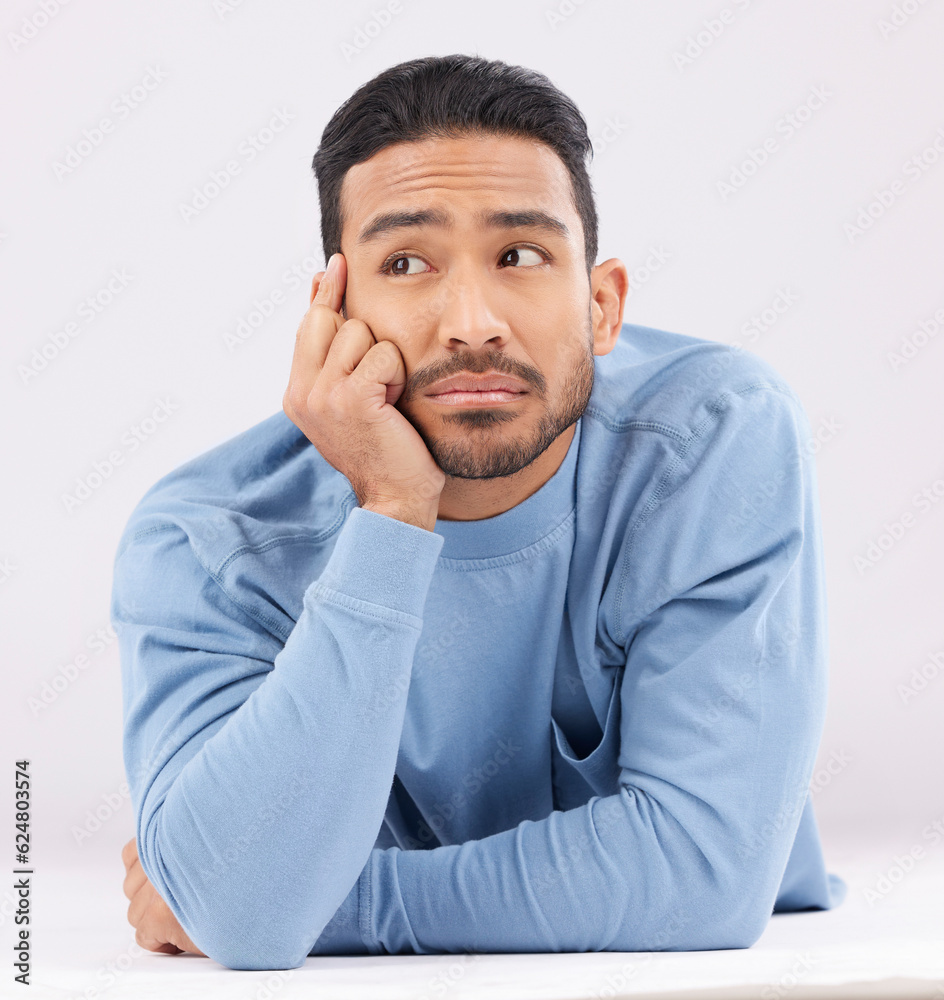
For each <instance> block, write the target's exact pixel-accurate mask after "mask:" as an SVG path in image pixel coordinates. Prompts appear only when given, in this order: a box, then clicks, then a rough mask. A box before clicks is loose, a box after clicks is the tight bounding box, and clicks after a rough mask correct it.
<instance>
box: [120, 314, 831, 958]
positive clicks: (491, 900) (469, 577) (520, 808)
mask: <svg viewBox="0 0 944 1000" xmlns="http://www.w3.org/2000/svg"><path fill="white" fill-rule="evenodd" d="M594 365H595V380H594V386H593V392H592V396H591V399H590V403H589V406H588V407H587V409H586V411H585V412H584V414H583V416H582V417H581V418H580V420H578V422H577V425H576V429H575V433H574V436H573V440H572V442H571V444H570V447H569V450H568V452H567V455H566V457H565V459H564V461H563V463H562V464H561V466H560V467H559V469H558V470H557V472H556V473H555V474H554V475H553V476H552V477H551V478H550V479H549V480H548V481H547V482H546V483H545V484H544V485H543V486H542V487H541V488H540V489H538V490H537V491H536V492H535V493H533V494H532V495H531V496H530V497H528V498H527V499H526V500H524V501H523V502H522V503H520V504H518V505H517V506H516V507H513V508H511V509H510V510H508V511H506V512H504V513H503V514H499V515H497V516H495V517H491V518H486V519H484V520H479V521H444V520H437V522H436V525H435V531H434V532H431V531H426V530H424V529H422V528H419V527H416V526H414V525H411V524H406V523H403V522H401V521H397V520H395V519H393V518H389V517H386V516H384V515H381V514H378V513H375V512H373V511H369V510H365V509H363V508H361V507H359V506H358V505H357V500H356V497H355V495H354V492H353V490H352V489H351V486H350V483H349V482H348V480H347V478H346V477H344V476H343V475H341V474H340V473H339V472H338V471H337V470H335V469H334V468H333V467H332V466H331V465H329V464H328V463H327V462H326V461H325V460H324V459H323V458H322V457H321V455H320V454H319V453H318V451H317V450H316V449H315V448H314V447H313V446H312V445H311V443H310V442H309V441H308V440H307V439H306V438H305V437H304V435H303V434H302V433H301V431H299V429H298V428H297V427H296V426H295V425H294V424H293V423H292V422H291V421H290V420H289V419H288V417H286V416H285V414H284V413H282V412H279V413H277V414H275V415H273V416H271V417H269V418H268V419H266V420H263V421H262V422H261V423H259V424H257V425H256V426H254V427H251V428H250V429H249V430H247V431H245V432H244V433H242V434H239V435H238V436H236V437H234V438H232V439H231V440H229V441H226V442H224V443H223V444H221V445H219V446H218V447H216V448H213V449H212V450H210V451H207V452H206V453H204V454H202V455H200V456H198V457H197V458H195V459H193V460H191V461H189V462H187V463H186V464H184V465H182V466H181V467H179V468H178V469H176V470H174V471H173V472H171V473H170V474H169V475H167V476H165V477H164V478H162V479H161V480H160V481H159V482H157V483H156V484H155V485H154V486H153V487H152V488H151V489H150V490H149V491H148V492H147V493H146V494H145V496H144V497H143V498H142V500H141V501H140V502H139V504H138V505H137V507H136V508H135V509H134V511H133V513H132V515H131V517H130V519H129V521H128V524H127V526H126V528H125V530H124V533H123V535H122V538H121V541H120V543H119V547H118V551H117V555H116V558H115V575H114V587H113V593H112V607H111V614H112V621H113V624H114V627H115V629H116V631H117V633H118V636H119V642H120V652H121V669H122V682H123V711H124V761H125V768H126V771H127V774H128V779H129V783H130V785H131V790H132V801H133V805H134V812H135V823H136V836H137V842H138V850H139V854H140V858H141V864H142V866H143V868H144V871H145V873H146V874H147V876H148V878H149V879H150V881H151V882H152V883H153V885H154V886H155V888H156V889H157V890H158V892H159V893H160V894H161V896H162V897H163V898H164V900H165V901H166V902H167V904H168V906H169V907H170V909H171V910H172V912H173V913H174V914H175V916H176V917H177V919H178V920H179V921H180V924H181V925H182V927H183V928H184V930H185V931H186V932H187V934H188V935H189V936H190V938H191V939H192V940H193V941H194V942H195V944H196V945H197V946H198V947H199V948H200V949H201V950H202V951H204V952H206V954H207V955H208V956H209V957H210V958H213V959H215V960H216V961H217V962H220V963H221V964H223V965H225V966H228V967H230V968H234V969H287V968H295V967H297V966H299V965H301V964H302V963H303V962H304V960H305V957H306V956H307V955H321V954H324V955H328V954H388V953H389V954H403V953H407V954H409V953H417V954H435V953H448V952H454V953H457V952H560V951H601V950H607V951H656V950H706V949H717V948H747V947H749V946H750V945H752V944H753V943H754V942H755V941H756V940H757V939H758V937H759V936H760V935H761V933H762V932H763V930H764V928H765V927H766V925H767V923H768V920H769V918H770V916H771V913H772V912H777V911H785V910H802V909H808V908H813V909H829V908H831V907H834V906H836V905H838V904H839V903H841V902H842V900H843V898H844V896H845V893H846V888H847V887H846V884H845V882H844V881H843V880H842V879H841V878H839V877H837V876H836V875H834V874H830V873H827V872H826V870H825V867H824V861H823V855H822V850H821V844H820V839H819V832H818V830H817V826H816V821H815V818H814V814H813V809H812V804H811V800H810V780H811V776H812V772H813V768H814V763H815V759H816V755H817V750H818V747H819V742H820V739H821V734H822V727H823V724H824V718H825V711H826V698H827V634H826V595H825V590H824V566H823V551H822V538H821V529H820V515H819V509H818V499H817V491H816V481H815V472H814V463H813V458H812V456H813V450H814V448H813V445H812V434H811V430H810V427H809V424H808V421H807V418H806V416H805V415H804V411H803V409H802V406H801V404H800V402H799V400H798V398H797V396H796V395H795V393H794V392H793V391H792V390H791V388H790V387H789V386H788V385H787V384H786V383H785V382H784V380H783V378H782V377H781V376H779V375H778V374H777V372H776V371H775V370H774V369H773V368H772V367H771V366H770V365H768V364H767V363H766V362H764V361H763V360H762V359H760V358H758V357H757V356H755V355H752V354H749V353H747V352H745V351H742V350H739V349H736V348H731V347H727V346H725V345H723V344H720V343H717V342H714V341H709V340H704V339H700V338H695V337H690V336H684V335H681V334H676V333H670V332H666V331H661V330H656V329H652V328H648V327H642V326H635V325H630V324H624V326H623V328H622V330H621V334H620V338H619V340H618V341H617V344H616V346H615V348H614V349H613V351H612V352H611V353H610V354H608V355H605V356H602V357H596V358H594Z"/></svg>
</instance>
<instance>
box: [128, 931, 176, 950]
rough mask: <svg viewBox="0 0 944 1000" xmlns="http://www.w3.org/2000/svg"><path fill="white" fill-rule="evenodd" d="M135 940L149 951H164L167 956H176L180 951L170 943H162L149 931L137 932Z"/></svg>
mask: <svg viewBox="0 0 944 1000" xmlns="http://www.w3.org/2000/svg"><path fill="white" fill-rule="evenodd" d="M134 940H135V942H136V943H137V944H139V945H140V946H141V947H142V948H145V949H146V950H147V951H162V952H164V953H165V954H166V955H176V954H178V953H179V952H180V949H179V948H178V947H177V946H176V945H173V944H171V943H170V942H169V941H161V940H159V939H158V938H156V937H154V935H153V934H150V933H149V932H148V931H143V930H137V931H135V933H134Z"/></svg>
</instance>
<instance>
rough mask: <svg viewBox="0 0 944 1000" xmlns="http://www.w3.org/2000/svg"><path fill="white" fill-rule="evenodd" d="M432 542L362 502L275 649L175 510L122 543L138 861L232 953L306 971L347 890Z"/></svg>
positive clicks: (434, 549) (218, 951)
mask: <svg viewBox="0 0 944 1000" xmlns="http://www.w3.org/2000/svg"><path fill="white" fill-rule="evenodd" d="M441 547H442V538H441V537H439V536H437V535H435V534H434V533H432V532H428V531H424V530H422V529H420V528H417V527H415V526H413V525H408V524H405V523H402V522H399V521H396V520H393V519H391V518H387V517H384V516H382V515H380V514H377V513H375V512H373V511H366V510H363V509H361V508H354V509H353V510H351V511H350V514H349V516H348V518H347V520H346V522H345V523H344V525H343V526H342V528H341V529H340V531H339V534H338V537H337V539H336V541H335V547H334V549H333V551H332V552H331V555H330V557H329V559H328V561H327V563H326V565H325V567H324V569H323V572H322V573H321V575H320V576H319V577H318V578H317V579H316V580H313V581H312V582H311V584H310V585H309V586H308V587H307V589H306V591H305V593H304V601H303V610H302V612H301V614H300V616H299V618H298V620H297V622H296V623H295V626H294V628H293V629H292V631H291V634H290V635H289V636H288V639H287V641H285V642H284V644H283V643H282V642H280V641H279V640H278V638H277V636H276V635H274V634H273V632H272V631H271V630H267V629H266V628H265V627H264V625H263V624H260V622H259V621H257V620H256V619H255V618H253V617H252V616H251V615H250V614H249V613H248V612H247V611H246V610H245V609H244V607H242V606H241V604H242V602H241V601H239V597H238V595H236V596H233V595H231V594H228V593H226V592H224V590H223V588H222V586H221V584H220V581H219V579H218V577H217V576H216V575H215V574H214V575H211V573H210V572H208V570H207V569H206V568H205V567H204V566H203V565H201V563H200V562H199V561H198V559H197V558H196V556H195V553H194V550H193V548H192V546H191V544H190V541H189V539H188V536H187V534H186V532H185V531H184V530H183V529H182V528H181V527H179V526H178V525H176V524H173V523H167V524H164V525H158V526H157V527H154V526H151V527H150V528H148V529H147V530H142V531H139V532H137V533H135V534H133V535H132V536H131V537H130V539H129V544H128V545H126V546H123V547H122V548H121V549H120V550H119V553H118V555H117V557H116V564H115V580H114V589H113V596H112V620H113V622H114V625H115V628H116V630H117V632H118V636H119V641H120V651H121V663H122V676H123V688H124V713H125V732H124V755H125V766H126V770H127V772H128V776H129V782H130V784H131V788H132V800H133V803H134V809H135V820H136V835H137V842H138V849H139V854H140V858H141V864H142V866H143V868H144V871H145V874H146V875H147V876H148V878H149V879H150V880H151V882H152V883H153V884H154V886H155V888H156V889H157V890H158V892H159V893H160V894H161V896H162V897H163V898H164V900H165V901H166V902H167V904H168V906H169V907H170V909H171V910H172V912H173V913H174V915H175V916H176V917H177V919H178V921H179V922H180V924H181V926H182V927H183V928H184V930H185V931H186V932H187V934H188V935H189V936H190V937H191V939H192V940H193V941H194V942H195V943H196V944H197V946H198V947H199V948H201V950H203V951H204V952H205V953H206V954H207V955H208V956H209V957H210V958H213V959H215V960H216V961H218V962H220V963H221V964H223V965H225V966H228V967H230V968H234V969H282V968H294V967H297V966H299V965H300V964H302V962H304V960H305V956H306V955H307V954H308V952H309V951H310V949H311V947H312V945H313V943H314V942H315V940H316V938H317V937H318V935H319V934H320V933H321V932H322V930H323V928H324V927H325V926H326V925H327V924H328V922H329V921H330V920H331V918H332V916H333V915H335V913H336V911H338V910H339V907H340V906H341V904H342V902H343V901H344V900H345V899H346V897H348V895H349V893H351V892H352V891H354V892H355V893H356V887H357V882H358V876H359V875H360V873H361V872H362V870H363V867H364V864H365V862H366V860H367V859H368V857H369V855H370V851H371V848H372V847H373V845H374V843H375V841H376V836H377V832H378V830H379V829H380V826H381V823H382V820H383V816H384V810H385V808H386V804H387V799H388V796H389V793H390V787H391V783H392V781H393V775H394V768H395V764H396V757H397V748H398V744H399V739H400V733H401V730H402V725H403V717H404V711H405V704H406V690H407V689H408V686H409V685H408V683H404V679H406V680H407V681H408V679H409V671H410V666H411V663H412V660H413V655H414V648H415V645H416V642H417V638H418V636H419V634H420V631H421V627H422V617H421V616H422V612H423V607H424V603H425V600H426V594H427V591H428V588H429V584H430V581H431V579H432V575H433V571H434V569H435V564H436V560H437V557H438V554H439V551H440V549H441ZM275 565H278V564H277V561H276V563H275ZM378 691H382V692H383V693H384V699H383V704H384V711H383V712H382V713H378V712H377V711H376V710H375V704H376V697H377V692H378ZM372 705H374V707H373V708H372ZM355 902H356V899H355ZM352 940H354V939H352Z"/></svg>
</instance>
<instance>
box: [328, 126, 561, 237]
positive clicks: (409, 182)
mask: <svg viewBox="0 0 944 1000" xmlns="http://www.w3.org/2000/svg"><path fill="white" fill-rule="evenodd" d="M433 204H436V205H449V206H450V207H451V209H452V211H453V213H454V214H455V215H456V217H457V219H458V220H459V221H460V223H461V221H462V216H463V215H464V214H466V213H467V212H477V211H480V210H481V209H483V208H485V207H488V208H491V209H497V208H502V207H504V208H514V209H516V210H520V209H522V208H529V209H536V210H542V211H545V212H547V213H549V214H552V215H557V216H558V217H560V218H562V219H564V221H566V222H567V223H568V227H569V228H570V230H571V232H572V233H573V232H575V231H579V230H576V229H575V228H574V225H571V223H572V222H574V224H575V225H576V226H579V220H578V217H577V214H576V210H575V208H574V206H573V195H572V187H571V182H570V174H569V173H568V171H567V168H566V167H565V166H564V163H563V161H562V160H561V159H560V157H559V156H558V155H557V154H556V153H555V152H554V150H553V149H551V148H550V146H547V145H545V144H544V143H542V142H537V141H536V140H530V139H525V138H521V137H519V136H501V135H492V134H488V135H482V136H465V137H462V138H448V139H446V138H435V139H423V140H422V141H419V142H400V143H395V144H394V145H392V146H387V147H385V148H384V149H382V150H380V151H379V152H378V153H375V154H374V155H373V156H372V157H370V159H368V160H364V161H363V162H361V163H356V164H355V165H354V166H353V167H351V168H350V169H349V170H348V172H347V174H345V177H344V181H343V183H342V185H341V207H342V218H343V219H344V233H343V243H344V245H345V246H348V245H349V244H351V243H352V242H353V240H354V239H355V238H356V235H357V234H358V233H359V232H360V231H361V228H362V226H363V225H364V223H365V222H366V221H367V220H368V219H371V218H373V217H374V216H376V215H377V214H378V213H381V212H389V211H392V210H394V209H407V210H415V209H421V208H427V207H429V206H430V205H433Z"/></svg>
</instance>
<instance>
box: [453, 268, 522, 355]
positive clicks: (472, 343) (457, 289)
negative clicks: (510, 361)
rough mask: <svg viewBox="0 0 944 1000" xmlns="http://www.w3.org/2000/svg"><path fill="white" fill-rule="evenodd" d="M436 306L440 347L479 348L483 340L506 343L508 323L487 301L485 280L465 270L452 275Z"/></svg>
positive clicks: (491, 343)
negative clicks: (478, 278) (472, 275)
mask: <svg viewBox="0 0 944 1000" xmlns="http://www.w3.org/2000/svg"><path fill="white" fill-rule="evenodd" d="M435 308H437V309H438V317H437V319H438V330H439V333H438V336H439V342H440V344H442V346H443V347H446V348H448V349H449V350H456V349H461V348H463V347H465V348H467V349H468V350H470V351H478V350H480V349H481V348H482V347H484V346H485V345H486V344H488V345H489V346H490V347H493V348H495V349H503V348H505V347H506V346H507V343H508V337H509V331H508V324H507V323H505V322H504V321H503V320H502V319H501V318H500V317H499V315H498V314H497V313H496V311H495V309H494V307H493V304H492V303H490V302H489V297H488V294H487V290H486V289H485V287H484V282H483V281H480V280H477V279H476V278H474V277H471V276H469V274H468V273H465V274H456V275H453V276H451V278H450V281H449V282H448V284H444V285H442V287H441V290H440V291H439V292H438V295H437V298H436V302H435Z"/></svg>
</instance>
